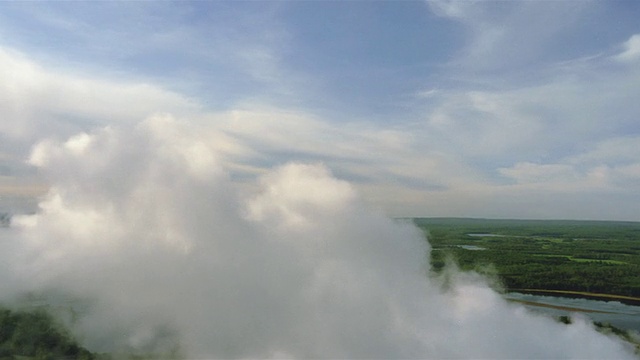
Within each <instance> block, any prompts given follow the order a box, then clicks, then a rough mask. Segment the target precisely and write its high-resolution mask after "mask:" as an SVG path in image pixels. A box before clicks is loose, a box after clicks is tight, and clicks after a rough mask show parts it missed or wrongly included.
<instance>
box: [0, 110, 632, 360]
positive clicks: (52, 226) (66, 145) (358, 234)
mask: <svg viewBox="0 0 640 360" xmlns="http://www.w3.org/2000/svg"><path fill="white" fill-rule="evenodd" d="M198 130H199V128H198V127H197V126H196V127H193V126H192V125H188V124H184V123H181V122H179V121H175V120H171V119H169V118H166V117H164V118H155V119H150V120H148V121H145V122H143V123H141V124H138V125H135V126H127V125H122V126H112V127H110V128H106V129H102V130H95V131H92V132H90V133H87V134H84V135H79V136H76V137H72V138H70V139H69V140H67V141H49V142H47V143H43V144H41V145H40V150H36V152H35V154H34V157H35V158H37V159H38V161H37V164H38V166H39V167H40V169H41V171H43V172H44V173H45V174H46V175H47V177H48V179H49V180H50V181H51V184H52V187H51V190H50V192H49V194H48V195H47V197H46V198H45V199H44V200H43V202H42V203H41V205H40V210H39V212H38V213H37V214H35V215H33V216H22V217H18V218H17V219H16V220H15V222H14V223H13V228H12V229H11V231H12V232H10V233H8V236H9V238H8V239H9V241H3V242H2V243H0V247H2V248H1V249H0V250H2V251H0V254H3V255H2V256H3V258H2V260H3V261H2V262H0V263H1V264H2V266H1V267H0V271H2V273H0V275H2V277H3V279H5V281H3V282H2V283H0V286H1V287H2V289H1V290H2V291H1V293H2V294H3V300H5V301H6V300H7V299H9V298H10V297H11V296H12V295H13V296H18V295H20V294H21V293H22V292H23V291H31V292H32V293H33V292H35V293H41V294H43V296H45V297H47V296H49V298H48V299H49V301H59V302H60V301H63V300H61V299H64V298H69V297H70V298H72V299H75V302H74V303H75V304H84V305H83V306H82V308H81V311H79V312H77V313H76V314H78V315H77V316H78V317H77V318H76V321H75V322H74V323H73V324H72V326H73V330H74V331H75V332H76V333H78V334H81V336H82V339H83V340H84V342H85V344H86V345H87V346H89V347H90V348H92V349H95V350H97V351H110V350H114V349H120V350H126V351H133V352H144V351H156V352H171V351H173V350H178V349H179V350H180V351H182V353H183V354H184V355H185V356H187V357H191V358H249V357H251V358H273V357H287V358H372V357H382V358H515V357H518V358H522V357H530V358H580V359H583V358H602V357H609V358H620V359H623V358H633V354H632V351H631V349H625V347H624V345H623V344H622V343H621V342H619V341H617V340H615V339H613V338H610V337H606V336H604V335H601V334H598V333H597V332H596V331H595V330H593V329H592V328H591V327H590V326H589V325H587V323H586V322H583V321H581V320H577V321H576V322H575V324H574V325H571V326H566V325H563V324H560V323H558V322H556V321H555V320H553V319H550V318H546V317H544V316H540V315H536V314H533V313H529V312H528V311H526V310H524V309H523V308H522V307H520V306H517V305H513V304H508V303H507V302H506V301H505V300H503V299H502V298H501V297H500V295H499V294H497V293H496V292H494V291H493V290H491V289H490V288H489V287H488V286H487V285H486V282H485V281H484V280H483V279H482V278H481V277H479V276H477V275H474V274H451V277H450V278H449V279H448V284H449V286H448V289H449V290H446V291H445V290H444V288H445V287H444V286H443V284H442V283H441V279H437V278H430V277H427V276H426V270H427V268H428V260H427V259H428V250H429V247H428V243H427V242H426V241H425V239H423V238H422V235H421V233H420V231H419V230H418V229H416V228H414V227H413V226H411V225H409V224H405V223H399V222H395V221H392V220H390V219H389V218H386V217H385V216H383V215H381V214H380V213H378V212H376V211H372V210H370V209H368V208H367V207H366V206H364V204H363V202H362V201H361V199H360V198H359V195H358V194H357V192H356V191H355V190H354V189H353V188H352V187H351V186H350V185H349V184H348V183H346V182H344V181H341V180H337V179H336V178H334V177H333V176H332V175H331V173H330V172H329V171H328V169H327V168H325V167H324V166H321V165H308V164H307V165H305V164H295V163H290V164H286V165H283V166H281V167H277V168H274V169H269V170H268V171H267V172H266V174H265V175H264V176H263V177H261V179H260V180H258V182H257V183H256V186H255V191H250V192H246V191H245V190H242V189H236V188H235V187H234V186H233V185H232V182H231V181H230V178H229V176H228V174H227V173H226V172H225V171H224V169H223V166H222V163H221V162H219V161H218V159H220V158H222V157H224V156H225V154H224V153H219V152H218V151H217V150H216V149H215V147H214V146H210V144H209V143H207V142H203V138H204V137H206V134H203V133H202V132H200V131H198ZM193 144H202V145H201V146H199V147H198V150H197V152H198V156H197V157H198V158H200V157H201V155H203V154H207V155H206V156H204V159H212V162H210V163H209V164H208V166H207V167H208V168H210V169H211V171H208V172H206V173H202V172H200V170H201V166H200V164H198V162H199V160H198V161H196V164H195V168H194V162H193V161H194V158H193V157H191V155H192V154H193V152H192V149H191V147H192V146H193ZM43 148H46V154H48V155H47V156H41V155H37V153H38V151H40V152H42V151H44V150H43ZM194 169H195V170H196V171H193V170H194ZM8 250H10V251H8ZM56 299H57V300H56ZM62 303H63V304H69V303H68V302H67V303H65V302H64V301H63V302H62ZM532 333H535V334H537V335H536V336H531V334H532Z"/></svg>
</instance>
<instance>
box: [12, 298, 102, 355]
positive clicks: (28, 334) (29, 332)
mask: <svg viewBox="0 0 640 360" xmlns="http://www.w3.org/2000/svg"><path fill="white" fill-rule="evenodd" d="M97 358H99V357H97V356H96V355H95V354H93V353H91V352H90V351H88V350H87V349H85V348H83V347H82V346H80V345H79V344H78V343H77V342H76V341H75V340H74V339H73V337H72V336H71V335H70V334H69V333H68V331H67V330H66V329H65V328H64V327H63V326H62V325H60V324H58V323H57V322H56V321H55V320H54V319H53V317H52V316H51V315H50V314H48V313H47V312H45V311H42V310H32V311H12V310H9V309H6V308H0V359H16V360H19V359H38V360H44V359H52V360H53V359H79V360H91V359H97Z"/></svg>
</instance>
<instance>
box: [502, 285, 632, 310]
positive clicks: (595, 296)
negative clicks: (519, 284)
mask: <svg viewBox="0 0 640 360" xmlns="http://www.w3.org/2000/svg"><path fill="white" fill-rule="evenodd" d="M506 291H507V292H519V293H525V294H533V295H549V296H565V297H574V298H582V299H590V300H602V301H620V302H621V303H624V304H627V305H634V306H640V297H634V296H625V295H612V294H602V293H590V292H585V291H570V290H544V289H506Z"/></svg>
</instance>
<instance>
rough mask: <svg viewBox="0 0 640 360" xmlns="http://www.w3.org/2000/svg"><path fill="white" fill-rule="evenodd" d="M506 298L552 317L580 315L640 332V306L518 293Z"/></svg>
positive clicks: (507, 295) (510, 294)
mask: <svg viewBox="0 0 640 360" xmlns="http://www.w3.org/2000/svg"><path fill="white" fill-rule="evenodd" d="M504 297H505V298H506V299H508V300H514V301H518V302H521V303H522V304H523V305H524V306H525V307H527V308H529V309H531V310H533V311H538V312H541V313H544V314H548V315H551V316H555V317H557V316H563V315H564V316H571V315H572V314H575V313H579V314H582V315H583V316H587V317H589V318H591V319H592V320H593V321H599V322H602V323H609V324H611V325H613V326H616V327H619V328H621V329H626V330H634V331H638V332H640V306H633V305H626V304H623V303H621V302H619V301H600V300H589V299H576V298H568V297H560V296H546V295H532V294H523V293H517V292H511V293H507V294H505V295H504Z"/></svg>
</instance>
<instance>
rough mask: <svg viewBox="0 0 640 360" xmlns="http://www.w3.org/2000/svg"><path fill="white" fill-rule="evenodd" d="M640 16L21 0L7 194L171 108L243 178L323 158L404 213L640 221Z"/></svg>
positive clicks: (6, 33) (370, 195) (617, 5)
mask: <svg viewBox="0 0 640 360" xmlns="http://www.w3.org/2000/svg"><path fill="white" fill-rule="evenodd" d="M639 17H640V4H639V3H638V2H636V1H615V2H605V1H522V2H515V1H349V2H337V1H302V2H297V1H258V2H256V1H247V2H230V1H229V2H226V1H210V2H209V1H197V2H47V3H42V2H2V3H0V113H1V114H2V116H1V117H0V207H1V208H2V209H7V210H12V209H13V211H18V210H15V209H24V208H27V206H25V205H24V204H31V205H30V206H33V204H34V203H35V202H36V201H37V200H36V199H37V198H39V197H41V196H42V195H43V194H44V193H46V191H47V189H48V188H49V186H50V185H51V183H52V180H51V179H49V178H47V175H46V171H42V170H41V169H39V168H38V164H37V161H35V162H34V161H33V159H34V157H33V156H34V151H36V149H42V148H43V146H40V145H42V144H47V143H48V142H51V141H66V140H67V139H77V136H81V135H78V134H88V135H91V134H95V133H97V132H100V131H103V130H104V129H105V128H106V129H116V130H117V129H133V128H135V127H136V126H140V124H143V123H144V122H145V121H146V120H147V119H150V118H154V117H157V116H169V117H171V118H172V119H175V120H176V121H178V122H181V123H185V124H188V126H189V127H192V128H193V130H192V131H193V132H195V133H198V134H203V135H205V140H202V141H204V142H205V143H207V145H206V146H210V147H212V148H215V149H216V154H217V155H216V156H217V157H219V158H220V162H221V163H222V164H223V167H224V171H225V172H226V173H227V174H228V176H229V178H230V179H231V181H232V183H233V184H234V186H235V187H238V188H243V189H255V188H256V185H255V184H256V182H255V181H256V179H257V178H260V176H263V175H264V174H266V173H268V172H269V171H270V169H273V168H277V167H279V166H283V165H285V164H288V163H299V164H313V165H318V164H321V165H322V166H326V168H327V169H329V171H330V172H331V173H332V174H333V176H335V177H336V178H339V179H341V180H345V181H347V182H349V183H350V184H352V185H353V186H354V188H355V189H356V190H357V192H358V193H359V194H361V196H362V197H363V198H364V199H365V200H366V201H367V202H368V203H369V204H370V205H371V206H372V207H375V208H379V209H382V211H384V212H385V213H387V214H389V215H390V216H396V217H405V216H459V217H487V218H537V219H599V220H631V221H640V207H639V206H638V204H640V152H639V151H638V149H640V121H639V119H638V114H640V102H639V101H638V99H639V98H640V23H639V22H638V21H637V19H638V18H639ZM114 131H115V130H114ZM197 154H198V153H197V152H196V155H193V156H196V157H197V156H198V155H197ZM69 171H70V172H71V173H73V172H74V171H76V170H74V169H69ZM77 171H79V170H77Z"/></svg>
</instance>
